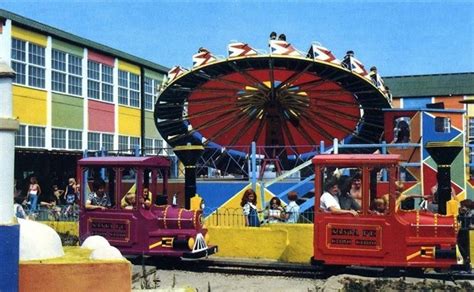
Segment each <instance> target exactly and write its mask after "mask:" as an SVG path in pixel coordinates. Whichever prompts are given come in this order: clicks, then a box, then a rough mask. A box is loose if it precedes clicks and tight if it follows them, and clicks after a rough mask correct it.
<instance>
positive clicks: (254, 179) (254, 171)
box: [250, 141, 257, 191]
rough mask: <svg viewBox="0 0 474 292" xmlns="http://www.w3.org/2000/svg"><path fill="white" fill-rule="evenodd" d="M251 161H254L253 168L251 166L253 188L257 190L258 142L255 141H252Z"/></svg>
mask: <svg viewBox="0 0 474 292" xmlns="http://www.w3.org/2000/svg"><path fill="white" fill-rule="evenodd" d="M251 151H252V152H251V155H250V157H251V161H252V168H251V170H252V171H251V173H250V175H251V178H252V190H254V191H256V188H257V144H256V143H255V141H253V142H252V150H251Z"/></svg>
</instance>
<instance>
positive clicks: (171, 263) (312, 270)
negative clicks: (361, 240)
mask: <svg viewBox="0 0 474 292" xmlns="http://www.w3.org/2000/svg"><path fill="white" fill-rule="evenodd" d="M131 260H132V263H134V264H135V265H146V266H153V267H156V269H164V270H182V271H191V272H206V273H222V274H233V275H252V276H279V277H295V278H310V279H326V278H329V277H330V276H333V275H337V274H349V275H357V276H365V277H387V278H400V277H401V278H404V277H410V278H418V279H433V280H441V281H458V280H468V281H474V273H472V272H471V273H466V272H458V271H451V272H435V271H431V270H426V271H422V270H419V269H418V270H415V269H411V270H394V269H383V268H368V267H359V266H350V267H322V266H312V265H309V264H293V263H282V262H276V261H262V260H258V261H256V260H247V259H245V260H244V259H242V260H236V259H220V258H219V259H202V260H196V261H182V260H173V259H166V258H156V257H146V258H141V257H139V258H134V259H131Z"/></svg>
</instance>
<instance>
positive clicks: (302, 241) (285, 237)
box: [208, 224, 313, 263]
mask: <svg viewBox="0 0 474 292" xmlns="http://www.w3.org/2000/svg"><path fill="white" fill-rule="evenodd" d="M208 231H209V238H210V240H211V244H215V245H218V246H219V252H218V253H217V254H216V256H221V257H235V258H254V259H272V260H278V261H282V262H291V263H309V260H310V258H311V256H312V254H313V225H312V224H271V225H267V226H264V227H263V226H262V227H258V228H255V227H227V226H224V227H218V226H210V227H208Z"/></svg>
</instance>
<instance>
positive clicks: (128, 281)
mask: <svg viewBox="0 0 474 292" xmlns="http://www.w3.org/2000/svg"><path fill="white" fill-rule="evenodd" d="M131 269H132V267H131V265H130V263H128V262H120V263H83V264H41V263H20V271H19V291H20V292H23V291H24V292H28V291H36V292H41V291H45V292H50V291H101V292H107V291H110V292H121V291H124V292H125V291H131V290H132V272H131Z"/></svg>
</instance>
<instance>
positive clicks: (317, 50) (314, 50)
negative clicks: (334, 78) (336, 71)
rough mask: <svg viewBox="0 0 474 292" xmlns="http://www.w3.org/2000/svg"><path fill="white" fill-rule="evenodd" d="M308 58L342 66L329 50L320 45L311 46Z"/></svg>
mask: <svg viewBox="0 0 474 292" xmlns="http://www.w3.org/2000/svg"><path fill="white" fill-rule="evenodd" d="M307 57H309V58H312V59H315V60H319V61H324V62H329V63H333V64H337V65H340V64H341V61H340V60H339V59H337V58H336V57H335V56H334V55H333V53H332V52H331V51H330V50H329V49H327V48H325V47H323V46H321V45H318V44H311V48H309V51H308V54H307Z"/></svg>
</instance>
